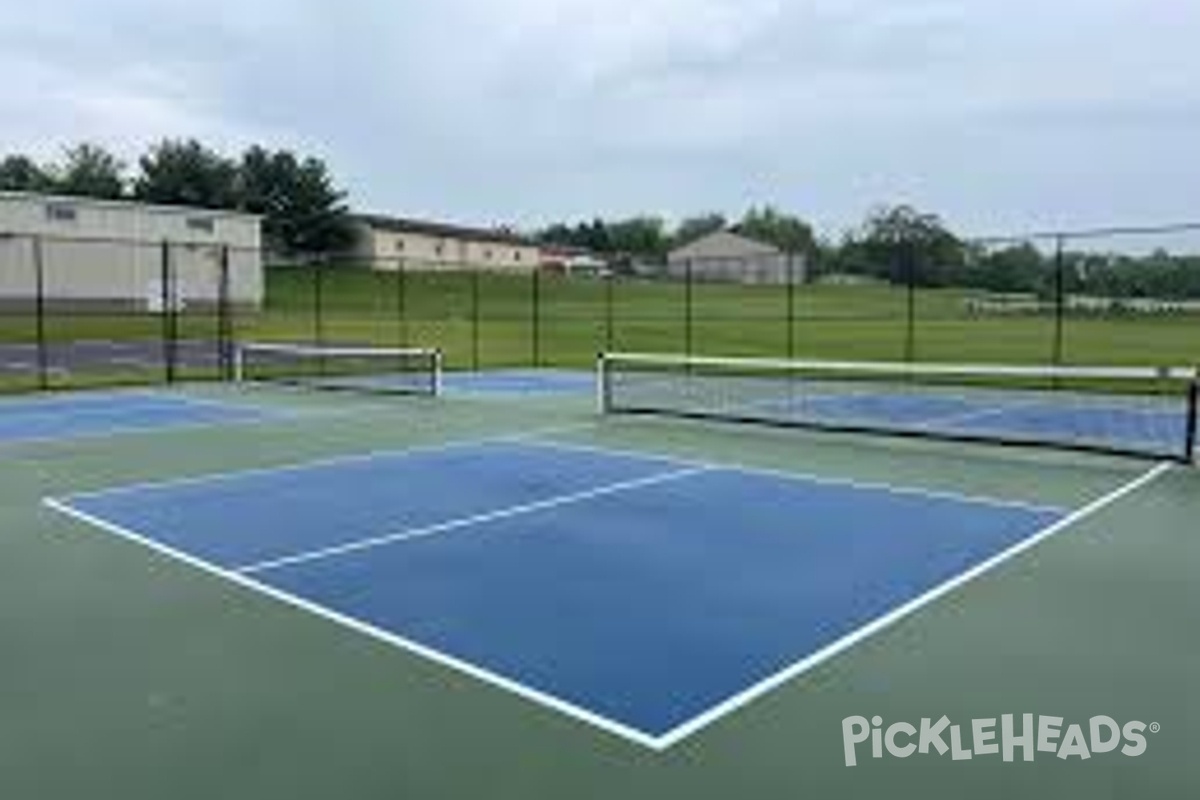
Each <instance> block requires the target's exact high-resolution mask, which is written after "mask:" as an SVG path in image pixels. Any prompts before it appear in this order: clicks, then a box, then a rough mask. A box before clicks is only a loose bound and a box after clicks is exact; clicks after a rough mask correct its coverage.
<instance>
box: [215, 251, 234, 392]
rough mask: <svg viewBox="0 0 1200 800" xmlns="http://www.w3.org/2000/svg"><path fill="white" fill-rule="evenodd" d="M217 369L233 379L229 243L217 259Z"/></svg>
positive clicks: (226, 379)
mask: <svg viewBox="0 0 1200 800" xmlns="http://www.w3.org/2000/svg"><path fill="white" fill-rule="evenodd" d="M217 270H218V273H217V371H218V373H219V376H220V378H221V380H225V381H230V380H233V359H234V354H233V350H234V341H233V339H234V334H233V298H232V296H231V291H230V275H229V245H227V244H224V245H221V249H220V251H219V253H218V261H217Z"/></svg>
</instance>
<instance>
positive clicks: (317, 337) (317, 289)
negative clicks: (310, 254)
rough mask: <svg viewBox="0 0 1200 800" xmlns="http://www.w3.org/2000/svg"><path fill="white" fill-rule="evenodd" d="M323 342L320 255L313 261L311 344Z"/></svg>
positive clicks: (323, 287)
mask: <svg viewBox="0 0 1200 800" xmlns="http://www.w3.org/2000/svg"><path fill="white" fill-rule="evenodd" d="M324 343H325V264H324V261H323V259H322V258H321V257H320V256H317V257H316V259H315V260H314V261H313V344H315V345H317V346H320V345H323V344H324Z"/></svg>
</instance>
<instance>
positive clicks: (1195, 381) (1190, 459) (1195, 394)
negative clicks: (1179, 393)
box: [1183, 369, 1200, 464]
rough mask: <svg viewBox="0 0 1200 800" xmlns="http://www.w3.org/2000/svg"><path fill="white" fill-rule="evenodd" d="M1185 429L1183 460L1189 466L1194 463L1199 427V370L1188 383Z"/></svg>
mask: <svg viewBox="0 0 1200 800" xmlns="http://www.w3.org/2000/svg"><path fill="white" fill-rule="evenodd" d="M1187 405H1188V410H1187V429H1186V433H1185V436H1184V445H1183V458H1184V460H1185V461H1186V462H1187V463H1189V464H1195V463H1196V435H1197V430H1196V429H1197V426H1198V425H1200V369H1198V370H1197V371H1196V374H1195V375H1193V376H1192V380H1191V381H1190V382H1189V383H1188V401H1187Z"/></svg>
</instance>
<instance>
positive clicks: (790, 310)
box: [786, 250, 796, 359]
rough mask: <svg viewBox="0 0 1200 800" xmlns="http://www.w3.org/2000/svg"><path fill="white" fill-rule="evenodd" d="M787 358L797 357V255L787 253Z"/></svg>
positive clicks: (792, 252)
mask: <svg viewBox="0 0 1200 800" xmlns="http://www.w3.org/2000/svg"><path fill="white" fill-rule="evenodd" d="M786 328H787V347H786V352H787V357H788V358H789V359H793V358H795V357H796V254H795V252H794V251H792V250H788V252H787V324H786Z"/></svg>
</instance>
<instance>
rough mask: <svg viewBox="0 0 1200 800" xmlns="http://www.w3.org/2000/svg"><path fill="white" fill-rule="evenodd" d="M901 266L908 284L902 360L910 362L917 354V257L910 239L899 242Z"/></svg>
mask: <svg viewBox="0 0 1200 800" xmlns="http://www.w3.org/2000/svg"><path fill="white" fill-rule="evenodd" d="M900 258H901V268H902V269H903V271H904V276H905V283H906V284H908V295H907V301H906V312H905V313H906V322H905V331H904V360H905V361H906V362H908V363H912V362H913V361H915V360H916V356H917V263H916V262H917V259H916V247H915V245H914V244H913V243H912V242H910V241H907V240H905V241H902V242H901V243H900Z"/></svg>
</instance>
